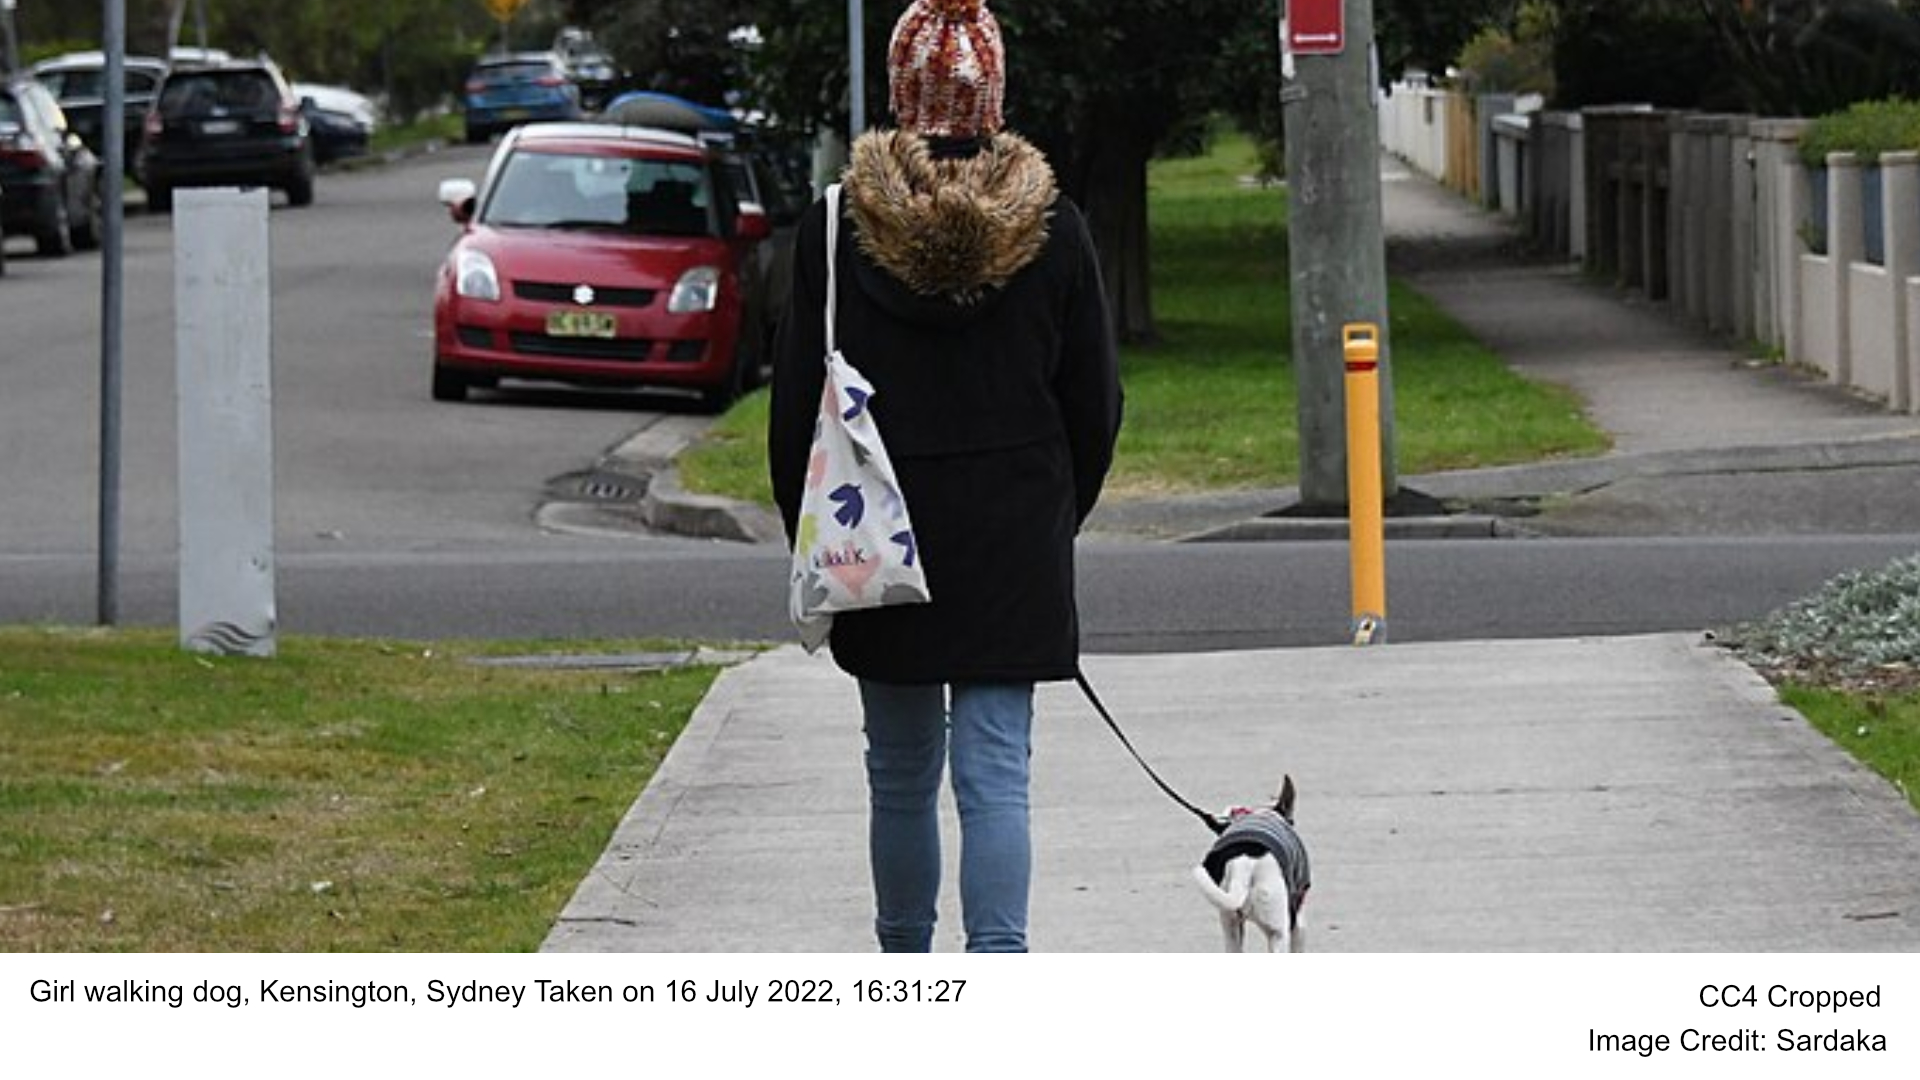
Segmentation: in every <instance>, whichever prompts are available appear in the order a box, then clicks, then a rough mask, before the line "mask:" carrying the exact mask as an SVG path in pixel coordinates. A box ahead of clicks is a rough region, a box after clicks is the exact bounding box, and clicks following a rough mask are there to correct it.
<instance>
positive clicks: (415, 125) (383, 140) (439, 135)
mask: <svg viewBox="0 0 1920 1080" xmlns="http://www.w3.org/2000/svg"><path fill="white" fill-rule="evenodd" d="M463 123H464V121H463V120H462V119H461V116H460V114H459V113H457V112H447V113H443V114H441V115H439V116H428V117H426V118H424V119H420V120H415V121H413V122H412V123H408V124H389V125H384V126H382V127H380V128H378V129H376V130H375V131H374V133H373V141H372V146H371V147H370V148H369V149H370V151H371V152H372V153H375V154H383V153H386V152H387V151H388V150H398V149H401V148H403V147H409V146H418V145H420V144H421V143H426V142H432V141H434V140H439V141H440V142H443V143H457V142H459V141H460V140H461V139H462V138H463V137H464V136H465V133H466V129H465V128H464V127H463V126H462V124H463Z"/></svg>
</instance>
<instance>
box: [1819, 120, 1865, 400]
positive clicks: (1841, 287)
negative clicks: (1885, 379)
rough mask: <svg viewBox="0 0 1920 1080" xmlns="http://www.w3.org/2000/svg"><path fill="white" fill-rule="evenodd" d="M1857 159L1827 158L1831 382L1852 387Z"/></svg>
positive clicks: (1860, 250)
mask: <svg viewBox="0 0 1920 1080" xmlns="http://www.w3.org/2000/svg"><path fill="white" fill-rule="evenodd" d="M1860 216H1861V215H1860V159H1859V158H1858V157H1856V156H1854V155H1853V154H1828V155H1827V257H1828V258H1829V259H1831V260H1833V298H1834V304H1833V308H1834V310H1833V318H1834V340H1835V343H1836V347H1835V349H1834V356H1833V381H1834V382H1836V383H1838V384H1840V385H1841V386H1851V385H1852V384H1853V304H1852V295H1853V264H1854V263H1856V262H1859V261H1860V259H1861V257H1862V256H1863V255H1864V254H1865V253H1866V244H1865V242H1864V238H1863V237H1862V236H1861V233H1860V229H1861V221H1860Z"/></svg>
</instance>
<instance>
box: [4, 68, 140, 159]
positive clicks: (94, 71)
mask: <svg viewBox="0 0 1920 1080" xmlns="http://www.w3.org/2000/svg"><path fill="white" fill-rule="evenodd" d="M33 74H34V77H35V78H37V79H39V80H40V81H41V83H43V84H45V86H46V88H47V89H48V90H51V91H53V96H54V97H55V98H57V99H59V101H60V108H61V110H62V111H63V112H65V113H66V114H67V122H68V123H70V124H72V125H73V130H74V133H75V134H77V135H79V136H80V138H81V139H82V140H83V141H85V142H86V144H87V148H88V149H90V150H92V151H93V153H94V156H96V157H98V158H100V159H102V160H105V159H106V156H107V150H106V145H105V143H103V142H102V141H101V138H102V135H103V134H104V133H105V130H106V121H105V115H104V114H105V107H106V98H107V92H106V74H107V58H106V55H105V54H103V53H99V52H79V53H67V54H65V55H63V56H56V57H53V58H52V59H50V60H42V61H40V62H39V63H37V64H35V65H33ZM166 76H167V62H166V61H165V60H162V59H160V58H159V57H157V56H127V57H124V58H123V66H122V71H121V76H120V84H121V87H122V88H123V93H124V95H125V99H124V102H123V104H122V105H121V115H122V116H124V117H125V119H124V120H123V121H122V127H121V132H122V135H121V139H122V142H121V152H122V153H123V154H124V155H125V156H124V157H122V158H121V159H120V160H121V168H123V169H125V170H126V171H127V172H128V173H131V172H133V161H134V158H135V157H136V156H137V155H138V154H139V152H140V125H141V124H143V123H145V122H146V119H147V110H149V109H151V108H153V98H154V94H155V93H156V92H158V90H159V89H160V80H162V79H164V78H166Z"/></svg>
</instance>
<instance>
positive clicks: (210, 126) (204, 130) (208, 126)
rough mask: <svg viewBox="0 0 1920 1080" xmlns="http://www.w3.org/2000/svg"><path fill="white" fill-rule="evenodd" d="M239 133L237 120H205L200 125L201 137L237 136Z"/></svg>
mask: <svg viewBox="0 0 1920 1080" xmlns="http://www.w3.org/2000/svg"><path fill="white" fill-rule="evenodd" d="M239 133H240V121H238V120H207V121H203V122H202V123H201V125H200V134H202V135H237V134H239Z"/></svg>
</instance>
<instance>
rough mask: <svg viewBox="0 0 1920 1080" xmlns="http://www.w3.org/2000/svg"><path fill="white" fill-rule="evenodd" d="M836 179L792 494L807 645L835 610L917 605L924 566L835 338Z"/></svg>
mask: <svg viewBox="0 0 1920 1080" xmlns="http://www.w3.org/2000/svg"><path fill="white" fill-rule="evenodd" d="M839 233H840V185H838V184H835V185H833V186H832V187H830V188H828V189H827V312H826V315H827V356H826V365H827V374H826V385H825V386H824V387H823V388H822V392H821V394H820V417H819V420H818V422H817V423H816V424H815V425H814V431H813V451H812V453H811V454H810V455H809V457H808V462H807V475H806V483H805V486H804V487H803V488H802V491H801V496H800V521H799V526H798V528H797V529H796V530H795V535H794V542H793V571H792V576H791V580H790V586H791V588H790V594H789V603H788V609H789V614H790V615H791V616H792V619H793V625H794V626H795V628H796V629H798V630H799V632H800V643H801V644H802V645H805V646H806V648H807V651H808V652H814V651H816V650H818V649H819V648H820V646H821V645H822V644H824V643H825V642H826V640H827V635H828V632H829V631H830V630H831V629H832V627H833V615H834V613H835V612H839V611H858V610H860V609H862V608H875V607H887V606H892V605H894V604H924V603H926V602H927V601H929V600H931V599H932V597H931V595H930V594H929V593H928V592H927V575H926V568H925V567H924V566H923V565H922V564H921V562H920V552H919V549H918V547H917V546H916V545H915V542H914V536H913V522H912V521H911V520H909V519H908V517H907V502H906V497H905V496H904V495H902V494H901V491H900V484H899V481H898V480H897V479H895V477H894V472H893V462H892V460H891V459H889V458H888V457H887V447H886V444H885V443H883V442H881V441H880V429H879V427H878V426H876V425H875V424H874V419H873V411H872V410H871V409H870V408H868V405H869V404H870V402H871V400H872V398H873V386H872V385H871V384H870V383H868V382H867V380H866V378H865V377H864V376H862V375H861V374H860V372H859V370H858V369H857V368H855V367H854V366H853V365H852V364H850V363H848V362H847V358H846V357H844V356H842V355H840V349H839V347H838V346H837V345H836V344H835V343H834V312H835V309H836V298H837V292H838V290H837V288H836V286H835V283H834V249H835V247H836V246H837V245H838V242H839Z"/></svg>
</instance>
